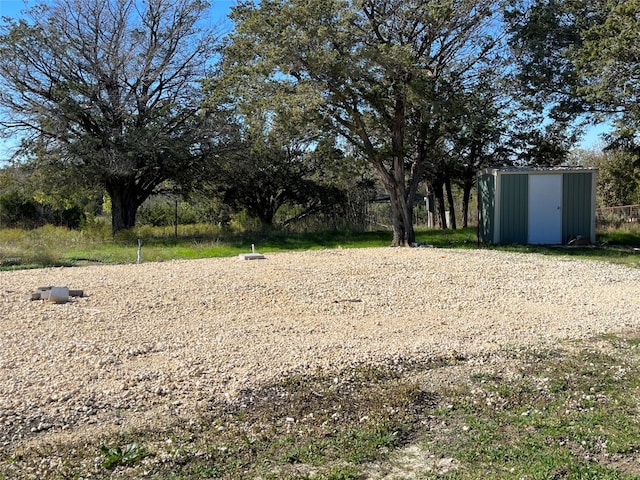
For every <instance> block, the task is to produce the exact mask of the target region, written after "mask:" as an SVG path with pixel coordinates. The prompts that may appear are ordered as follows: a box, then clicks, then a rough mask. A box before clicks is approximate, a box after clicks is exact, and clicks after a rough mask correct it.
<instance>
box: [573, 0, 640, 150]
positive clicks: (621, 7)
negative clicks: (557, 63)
mask: <svg viewBox="0 0 640 480" xmlns="http://www.w3.org/2000/svg"><path fill="white" fill-rule="evenodd" d="M600 11H601V21H600V22H598V23H595V24H594V25H592V26H591V27H590V28H588V29H586V30H585V31H584V32H583V36H584V42H583V43H582V46H581V48H578V49H574V50H572V51H571V58H572V59H573V61H574V63H575V65H576V69H577V72H578V75H579V76H580V79H581V82H580V85H579V87H578V93H579V94H580V95H581V96H582V97H583V98H584V100H585V101H586V102H589V104H590V106H591V108H592V110H593V111H594V112H596V113H598V114H599V115H600V116H601V117H602V116H604V117H608V118H611V119H614V120H617V123H616V125H615V126H616V132H615V134H614V138H613V142H612V143H615V139H616V138H622V139H623V141H626V142H627V145H626V147H627V149H631V150H635V151H636V153H640V146H639V145H638V143H639V142H640V103H639V102H638V98H640V82H639V79H640V35H639V34H638V32H640V1H639V0H616V1H610V2H607V3H606V4H604V5H603V6H602V7H601V10H600ZM629 140H631V142H629ZM629 147H631V148H629Z"/></svg>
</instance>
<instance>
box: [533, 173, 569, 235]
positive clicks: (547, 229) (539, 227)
mask: <svg viewBox="0 0 640 480" xmlns="http://www.w3.org/2000/svg"><path fill="white" fill-rule="evenodd" d="M528 242H529V243H530V244H533V245H537V244H543V245H557V244H559V243H561V242H562V175H561V174H559V175H556V174H549V175H529V238H528Z"/></svg>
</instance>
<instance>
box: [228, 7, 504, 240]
mask: <svg viewBox="0 0 640 480" xmlns="http://www.w3.org/2000/svg"><path fill="white" fill-rule="evenodd" d="M496 6H497V5H496V2H493V1H492V0H487V1H484V0H483V1H481V2H477V1H476V2H466V1H464V2H453V1H448V2H444V3H443V2H423V1H417V0H416V1H413V0H412V1H409V2H407V1H406V0H403V1H396V0H393V1H390V2H385V4H384V8H376V7H375V6H373V5H369V4H368V3H366V2H365V3H362V2H351V1H348V2H338V1H330V2H322V3H313V2H306V1H299V0H272V1H263V2H260V4H259V5H258V4H254V3H249V2H247V3H241V4H240V5H238V7H236V8H235V9H234V10H233V13H232V19H233V20H234V21H235V22H236V30H235V32H234V33H233V34H232V35H231V36H230V40H229V42H228V44H227V46H226V49H225V52H224V53H225V56H224V63H223V71H224V72H225V77H226V78H227V80H226V85H227V86H228V87H229V88H231V91H232V93H231V97H232V98H243V97H245V96H246V95H249V96H251V98H258V99H262V101H263V102H264V103H266V104H268V105H269V107H270V109H271V111H275V112H277V114H278V115H283V116H284V118H295V119H303V120H306V121H307V122H311V121H313V122H315V123H316V124H317V125H320V126H321V127H322V128H323V129H331V131H332V133H333V134H335V135H336V136H339V137H341V138H343V139H346V141H347V142H348V144H349V146H350V147H351V148H352V149H353V152H354V156H359V157H361V158H363V159H365V160H366V162H367V163H368V164H369V166H370V168H371V170H372V171H373V172H375V173H376V174H377V175H378V177H379V178H380V181H381V184H382V185H383V186H384V188H385V189H386V190H387V192H388V193H389V195H390V197H391V202H392V204H393V205H394V208H393V209H392V217H393V218H392V225H393V231H394V239H393V243H394V244H396V245H408V244H411V243H413V241H414V240H415V232H414V230H413V225H412V224H411V223H410V221H409V220H410V219H411V217H412V205H413V201H414V200H413V199H414V194H415V193H416V191H417V186H418V183H419V182H420V181H422V180H423V178H424V176H425V175H426V171H427V167H428V164H429V162H430V161H433V162H436V163H438V162H441V161H442V158H443V155H442V150H443V145H445V144H446V143H447V140H448V139H447V138H446V135H445V131H446V126H447V125H449V122H453V121H454V120H453V119H454V118H455V119H459V118H461V117H462V115H461V112H460V108H459V105H458V104H457V99H458V98H460V96H461V95H462V94H464V93H465V92H466V91H467V89H470V90H471V89H473V85H474V84H475V82H476V81H477V79H478V78H483V77H484V75H485V74H486V73H487V72H490V71H495V70H496V69H499V68H500V67H501V63H500V61H499V60H498V58H497V57H498V55H497V54H496V52H497V50H499V46H500V45H499V44H500V40H499V38H498V37H497V36H495V35H494V33H497V32H494V30H493V29H492V28H490V25H491V24H492V22H493V21H494V20H496V18H495V17H494V15H495V14H496V12H497V8H495V7H496ZM256 86H257V89H256ZM247 92H251V93H247ZM270 100H273V102H270ZM261 111H262V110H261ZM452 129H453V128H452ZM452 158H453V156H452Z"/></svg>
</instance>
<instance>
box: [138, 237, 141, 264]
mask: <svg viewBox="0 0 640 480" xmlns="http://www.w3.org/2000/svg"><path fill="white" fill-rule="evenodd" d="M137 263H142V240H141V239H138V262H137Z"/></svg>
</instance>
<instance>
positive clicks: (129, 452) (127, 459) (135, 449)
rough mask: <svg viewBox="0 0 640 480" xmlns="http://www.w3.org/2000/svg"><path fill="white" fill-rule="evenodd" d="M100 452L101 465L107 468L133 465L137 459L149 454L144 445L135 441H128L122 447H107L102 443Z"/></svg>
mask: <svg viewBox="0 0 640 480" xmlns="http://www.w3.org/2000/svg"><path fill="white" fill-rule="evenodd" d="M100 452H102V455H103V457H104V460H103V461H102V466H103V467H104V468H106V469H107V470H113V469H114V468H116V467H117V466H120V465H127V466H128V465H133V464H134V463H136V462H137V461H138V460H142V459H143V458H145V457H148V456H149V455H150V454H149V452H147V451H146V450H145V449H144V447H141V446H140V445H138V444H137V443H129V444H127V445H125V446H123V447H107V446H105V445H102V446H101V447H100Z"/></svg>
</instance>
